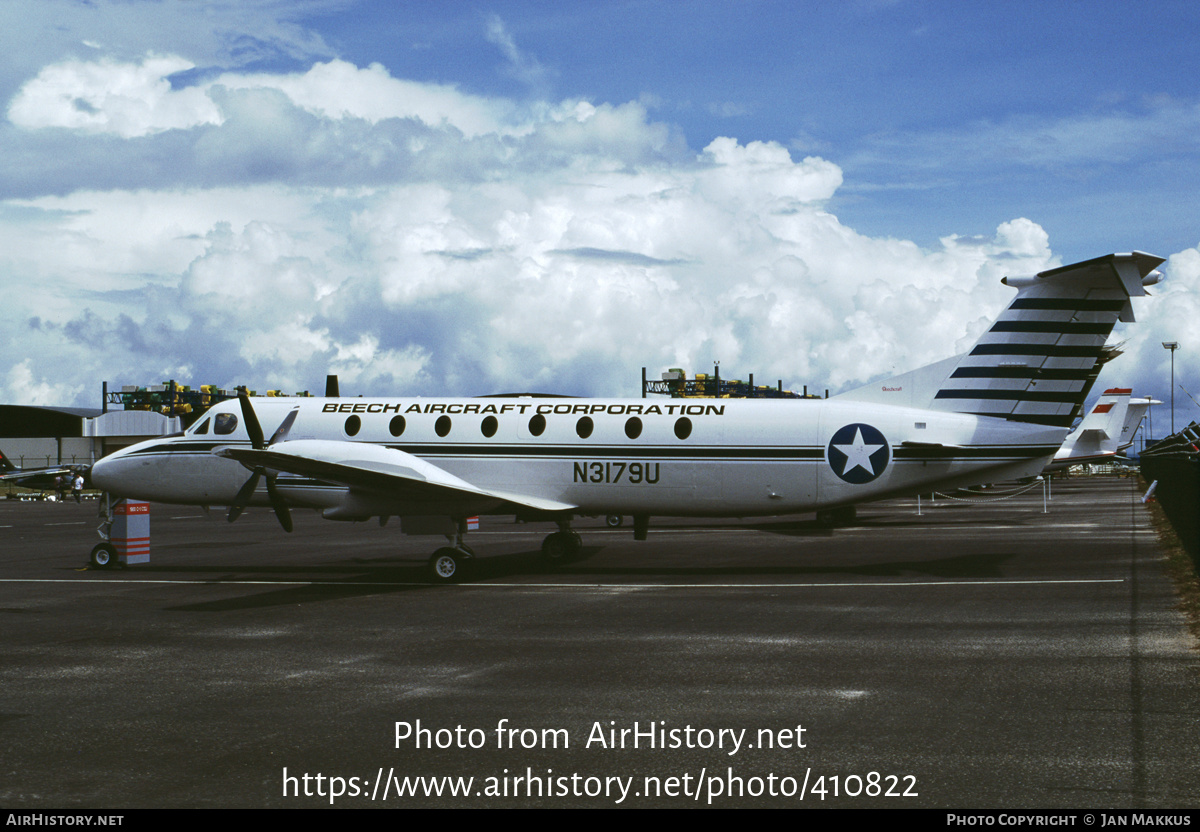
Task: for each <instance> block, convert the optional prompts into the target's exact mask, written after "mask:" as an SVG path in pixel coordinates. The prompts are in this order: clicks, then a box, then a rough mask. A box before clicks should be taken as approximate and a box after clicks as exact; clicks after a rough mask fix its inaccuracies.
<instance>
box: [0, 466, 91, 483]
mask: <svg viewBox="0 0 1200 832" xmlns="http://www.w3.org/2000/svg"><path fill="white" fill-rule="evenodd" d="M73 473H74V471H72V470H71V469H70V468H21V469H18V470H16V471H8V472H6V473H4V474H0V480H17V481H18V482H20V481H21V480H23V479H30V478H32V477H54V476H57V475H59V474H73Z"/></svg>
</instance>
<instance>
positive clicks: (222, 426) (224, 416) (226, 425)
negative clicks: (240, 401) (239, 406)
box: [213, 413, 237, 436]
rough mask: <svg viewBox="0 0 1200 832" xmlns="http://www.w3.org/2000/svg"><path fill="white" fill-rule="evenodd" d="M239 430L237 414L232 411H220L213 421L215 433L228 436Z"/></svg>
mask: <svg viewBox="0 0 1200 832" xmlns="http://www.w3.org/2000/svg"><path fill="white" fill-rule="evenodd" d="M235 430H237V416H235V415H234V414H232V413H218V414H217V417H216V419H215V420H214V422H213V433H215V434H217V435H218V436H226V435H227V434H230V433H233V432H234V431H235Z"/></svg>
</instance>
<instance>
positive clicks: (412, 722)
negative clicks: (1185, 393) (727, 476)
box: [0, 477, 1200, 810]
mask: <svg viewBox="0 0 1200 832" xmlns="http://www.w3.org/2000/svg"><path fill="white" fill-rule="evenodd" d="M1008 490H1009V489H995V490H991V491H986V492H983V493H981V494H979V495H976V496H975V497H972V498H970V500H971V501H970V502H967V501H956V500H947V499H944V498H940V497H939V498H938V499H937V501H936V502H934V503H931V502H930V501H929V500H928V499H926V500H923V501H922V504H921V506H920V513H918V505H917V502H916V501H915V500H898V501H892V502H885V503H878V504H873V505H865V506H860V507H859V515H858V520H857V521H856V523H855V524H854V525H853V526H850V527H847V528H840V529H834V530H826V529H821V528H819V527H818V526H817V525H816V523H815V522H814V520H813V518H812V517H811V515H807V516H797V517H784V518H773V519H768V520H748V519H747V520H736V519H735V520H725V521H718V520H701V521H696V520H686V521H685V520H661V521H660V520H657V519H655V520H654V521H652V524H651V528H650V533H649V537H648V539H647V540H645V541H640V542H639V541H635V540H634V539H633V534H632V529H631V527H630V525H629V524H628V521H627V525H626V526H624V527H623V528H620V529H609V528H607V527H606V526H605V524H604V522H603V519H602V518H594V519H584V520H581V521H579V522H578V523H577V524H576V526H575V528H576V529H577V530H579V531H580V533H581V534H582V536H583V541H584V554H585V558H584V559H583V560H581V561H579V562H575V563H571V564H568V565H565V566H563V567H560V568H557V569H554V570H553V571H551V570H548V569H545V568H543V567H542V565H541V563H540V561H539V558H538V552H539V547H540V544H541V540H542V538H543V537H544V536H545V535H546V534H548V533H549V532H550V531H553V527H552V526H549V525H546V524H530V525H524V524H517V523H514V522H512V520H511V518H488V517H485V518H483V522H482V526H481V529H480V531H479V532H476V533H472V534H471V535H470V536H469V538H468V542H469V543H470V544H471V545H472V546H473V547H474V549H475V550H476V551H477V553H478V554H479V558H478V559H477V561H476V563H475V569H474V572H473V575H472V580H471V581H470V582H467V583H462V584H456V585H434V584H431V583H430V582H429V581H428V579H427V577H426V571H425V569H426V566H425V564H426V561H427V560H428V558H429V555H430V554H432V552H433V550H434V549H435V548H437V546H439V545H441V543H440V542H439V540H438V539H435V538H428V537H406V536H403V535H401V534H400V531H399V528H398V524H395V523H393V524H391V525H388V526H384V527H380V526H379V525H378V524H375V523H362V524H345V523H334V522H329V521H325V520H322V519H321V518H320V517H318V516H316V515H314V514H311V513H301V512H299V511H297V512H294V517H295V523H296V531H295V532H294V533H293V534H290V535H289V534H286V533H285V532H283V530H282V529H280V528H279V526H278V524H277V522H276V520H275V518H274V516H273V515H272V514H271V512H270V511H269V510H263V509H252V510H250V511H248V512H247V513H246V514H245V515H244V516H243V517H242V518H241V519H240V520H238V521H237V523H234V524H228V523H226V522H225V519H224V514H223V512H222V511H220V510H217V509H214V510H213V512H212V514H211V515H206V514H205V513H204V512H203V511H202V510H200V509H198V508H189V507H179V506H165V505H158V504H155V505H153V506H152V510H151V561H150V563H148V564H144V565H139V566H132V567H128V568H122V569H107V570H98V569H94V568H88V567H87V565H86V563H87V556H88V552H89V551H90V549H91V547H92V546H93V545H94V544H95V543H96V542H97V537H96V534H95V531H94V529H95V526H96V525H97V520H96V516H95V515H96V504H95V503H94V502H93V503H85V504H83V505H76V504H75V503H73V502H67V503H65V504H53V503H49V504H46V503H18V502H15V501H5V502H0V541H2V543H3V545H2V546H0V692H2V698H0V806H2V807H4V808H5V809H9V810H30V809H55V810H67V809H73V808H74V809H91V810H103V809H114V810H120V809H138V808H168V807H169V808H185V807H214V808H215V807H224V808H253V807H279V808H306V807H318V806H330V805H332V806H335V807H343V808H388V807H431V806H437V807H448V808H458V807H462V808H466V807H536V806H544V807H563V808H565V807H605V806H624V807H639V808H645V807H683V806H710V805H711V806H719V807H797V808H800V807H803V808H822V807H824V808H830V807H858V808H881V807H889V808H923V809H929V808H954V809H999V810H1018V809H1059V808H1064V809H1067V808H1074V809H1085V810H1099V809H1133V810H1138V809H1191V810H1195V809H1197V808H1200V755H1197V754H1196V749H1197V747H1198V742H1197V740H1198V726H1200V653H1198V651H1197V649H1196V646H1197V645H1196V643H1195V640H1194V639H1193V638H1192V637H1191V636H1190V635H1189V633H1188V631H1187V630H1186V627H1185V623H1184V620H1183V617H1182V616H1181V614H1180V613H1179V612H1178V611H1177V610H1176V608H1175V605H1176V599H1175V596H1174V593H1173V590H1172V588H1171V585H1170V583H1169V581H1168V580H1167V578H1166V577H1165V575H1164V572H1163V567H1162V555H1161V552H1160V550H1159V548H1158V545H1157V542H1156V540H1157V538H1156V535H1155V532H1154V530H1153V528H1152V527H1151V524H1150V520H1149V515H1148V513H1147V512H1146V510H1145V508H1144V507H1143V506H1142V504H1141V501H1140V493H1139V491H1138V489H1137V486H1136V483H1135V481H1134V480H1131V479H1119V478H1100V477H1097V478H1081V479H1074V480H1070V481H1066V482H1059V481H1056V482H1055V483H1054V484H1053V491H1052V494H1051V496H1050V499H1049V500H1048V502H1047V504H1046V505H1047V507H1048V511H1047V512H1046V513H1043V495H1042V492H1041V491H1040V490H1039V489H1034V490H1032V491H1029V492H1026V493H1024V494H1021V495H1017V496H1010V495H1006V493H1005V492H1006V491H1008ZM439 792H440V794H439Z"/></svg>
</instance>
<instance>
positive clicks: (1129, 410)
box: [1046, 387, 1162, 471]
mask: <svg viewBox="0 0 1200 832" xmlns="http://www.w3.org/2000/svg"><path fill="white" fill-rule="evenodd" d="M1132 394H1133V390H1132V389H1131V388H1128V387H1114V388H1111V389H1109V390H1105V391H1104V394H1103V395H1102V396H1101V397H1100V400H1099V401H1098V402H1097V403H1096V406H1095V407H1093V408H1092V412H1091V413H1089V414H1088V415H1087V416H1085V417H1084V418H1083V421H1082V422H1080V423H1079V427H1077V428H1076V429H1075V430H1073V431H1072V432H1071V433H1070V434H1068V436H1067V438H1066V439H1065V440H1063V444H1062V447H1061V448H1059V449H1058V453H1056V454H1055V455H1054V461H1053V462H1051V463H1050V464H1049V465H1047V466H1046V470H1047V471H1061V470H1063V469H1065V468H1070V467H1071V466H1072V465H1081V464H1084V463H1099V462H1116V461H1121V460H1124V457H1123V456H1121V455H1120V454H1121V451H1123V450H1125V449H1126V448H1128V447H1129V446H1130V445H1132V444H1133V437H1134V434H1136V433H1137V429H1138V428H1139V427H1141V424H1142V420H1143V419H1145V418H1146V412H1147V411H1148V410H1149V409H1150V408H1151V406H1153V405H1156V404H1162V402H1160V401H1157V400H1156V399H1152V398H1150V397H1149V396H1147V397H1145V398H1140V399H1134V398H1132Z"/></svg>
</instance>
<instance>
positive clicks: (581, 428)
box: [575, 416, 596, 439]
mask: <svg viewBox="0 0 1200 832" xmlns="http://www.w3.org/2000/svg"><path fill="white" fill-rule="evenodd" d="M595 428H596V423H595V422H593V421H592V417H591V416H584V417H583V418H582V419H580V420H579V421H578V422H576V423H575V432H576V433H577V434H579V438H580V439H587V438H588V437H589V436H591V435H592V431H593V430H595Z"/></svg>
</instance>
